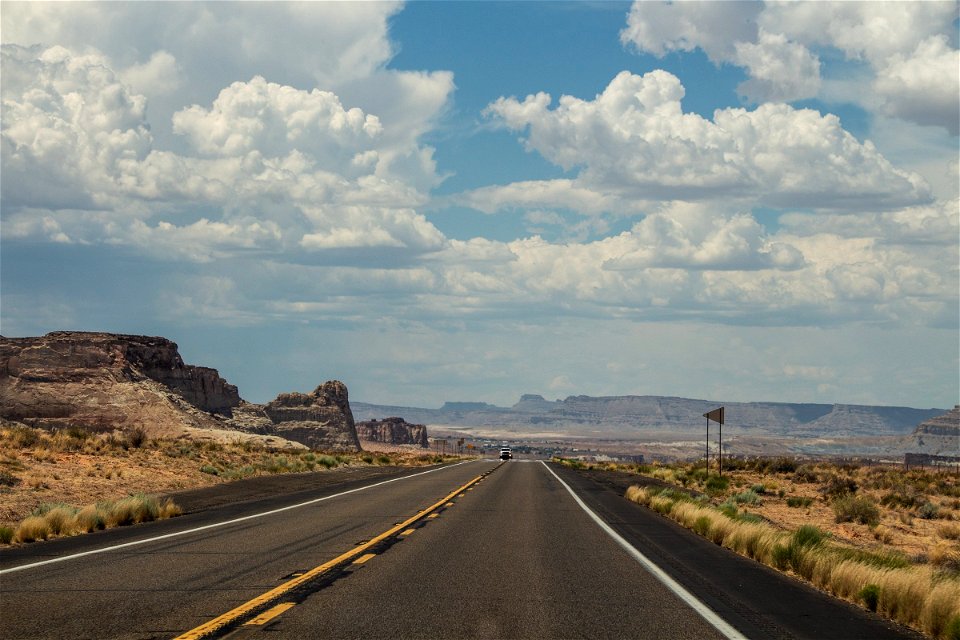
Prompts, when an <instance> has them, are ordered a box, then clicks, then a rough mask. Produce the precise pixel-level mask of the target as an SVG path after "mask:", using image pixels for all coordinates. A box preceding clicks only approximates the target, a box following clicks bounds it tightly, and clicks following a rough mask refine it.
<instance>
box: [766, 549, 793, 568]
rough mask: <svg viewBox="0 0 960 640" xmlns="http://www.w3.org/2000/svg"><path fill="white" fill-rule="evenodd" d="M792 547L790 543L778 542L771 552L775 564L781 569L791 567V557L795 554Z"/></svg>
mask: <svg viewBox="0 0 960 640" xmlns="http://www.w3.org/2000/svg"><path fill="white" fill-rule="evenodd" d="M792 551H793V550H792V549H791V548H790V546H789V545H786V544H778V545H774V547H773V551H772V553H771V559H772V561H773V566H774V567H775V568H777V569H779V570H780V571H786V570H787V569H789V568H790V559H791V557H792V555H793V553H792Z"/></svg>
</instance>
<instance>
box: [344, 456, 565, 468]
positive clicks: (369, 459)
mask: <svg viewBox="0 0 960 640" xmlns="http://www.w3.org/2000/svg"><path fill="white" fill-rule="evenodd" d="M439 457H440V456H434V462H441V461H442V460H443V459H442V458H441V459H440V460H436V458H439ZM360 459H361V460H363V462H364V463H365V464H373V456H371V455H370V454H366V453H365V454H363V455H362V456H360ZM576 462H579V460H577V461H576ZM568 466H571V467H572V466H573V465H572V464H571V465H568ZM580 466H581V467H582V466H583V464H582V463H581V464H580ZM574 468H576V467H574Z"/></svg>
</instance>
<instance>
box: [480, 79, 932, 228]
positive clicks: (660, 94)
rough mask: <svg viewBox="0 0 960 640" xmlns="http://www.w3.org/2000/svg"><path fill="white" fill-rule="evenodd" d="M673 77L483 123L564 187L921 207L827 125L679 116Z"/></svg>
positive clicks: (764, 112)
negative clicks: (574, 171)
mask: <svg viewBox="0 0 960 640" xmlns="http://www.w3.org/2000/svg"><path fill="white" fill-rule="evenodd" d="M683 95H684V89H683V86H682V85H681V84H680V81H679V79H677V78H676V77H675V76H673V75H672V74H670V73H667V72H665V71H659V70H658V71H652V72H650V73H647V74H645V75H643V76H638V75H635V74H632V73H630V72H627V71H624V72H621V73H620V74H618V75H617V76H616V77H615V78H614V79H613V80H612V81H611V82H610V84H609V85H608V86H607V87H606V89H605V90H604V91H603V93H601V94H599V95H598V96H596V98H595V99H594V100H582V99H579V98H575V97H573V96H566V95H565V96H562V97H561V98H560V100H559V103H558V104H557V106H556V107H555V108H552V109H551V108H550V107H551V102H552V101H551V97H550V96H549V95H548V94H545V93H538V94H536V95H531V96H527V97H526V98H525V99H524V100H522V101H521V100H518V99H516V98H503V97H501V98H499V99H498V100H497V101H495V102H494V103H492V104H491V105H490V106H489V107H488V108H487V113H488V114H489V115H490V116H492V117H495V118H496V119H498V121H500V122H501V123H503V125H504V126H506V127H508V128H509V129H511V130H515V131H521V132H523V133H524V134H525V136H526V137H525V139H524V140H525V144H526V147H527V149H528V150H534V151H537V152H538V153H540V154H541V155H542V156H544V157H545V158H546V159H547V160H549V161H551V162H553V163H555V164H557V165H559V166H561V167H563V168H564V169H571V168H574V167H580V168H581V171H580V174H579V175H578V177H577V180H576V184H577V186H579V187H585V188H589V189H592V190H595V191H597V192H600V193H604V194H610V193H612V194H617V195H619V196H621V197H624V196H626V195H629V196H630V197H636V198H643V199H648V200H653V199H659V200H673V199H696V198H712V197H718V196H725V197H740V198H749V199H752V200H753V201H755V202H758V203H763V204H767V205H771V206H788V205H795V206H809V207H818V208H837V209H853V210H855V209H862V208H867V207H874V208H876V207H881V208H883V207H887V208H893V207H898V206H903V205H906V204H912V203H916V202H921V201H923V200H926V199H928V198H929V192H928V187H927V185H926V184H925V183H924V181H923V179H922V178H920V177H919V176H918V175H916V174H911V173H907V172H905V171H901V170H898V169H896V168H895V167H893V166H892V165H891V164H890V163H889V162H887V160H886V159H885V158H884V157H883V156H882V155H881V154H880V153H879V152H878V151H877V149H876V148H875V147H874V146H873V145H872V144H871V143H870V142H869V141H868V142H865V143H860V142H858V141H857V140H856V138H854V137H853V136H852V135H850V134H849V133H848V132H846V131H845V130H844V129H843V127H842V126H841V125H840V121H839V119H838V118H837V117H836V116H833V115H821V114H820V113H818V112H816V111H813V110H809V109H794V108H793V107H790V106H788V105H785V104H772V103H771V104H764V105H761V106H760V107H758V108H757V109H754V110H752V111H750V110H746V109H718V110H717V111H716V112H715V113H714V118H713V120H712V121H711V120H707V119H705V118H702V117H701V116H699V115H697V114H695V113H684V112H683V109H682V106H681V99H682V97H683Z"/></svg>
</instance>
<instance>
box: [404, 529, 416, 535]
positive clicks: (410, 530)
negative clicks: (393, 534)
mask: <svg viewBox="0 0 960 640" xmlns="http://www.w3.org/2000/svg"><path fill="white" fill-rule="evenodd" d="M414 531H416V529H407V530H406V531H403V532H402V533H401V534H400V535H402V536H408V535H410V534H411V533H413V532H414Z"/></svg>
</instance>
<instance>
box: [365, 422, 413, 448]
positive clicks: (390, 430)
mask: <svg viewBox="0 0 960 640" xmlns="http://www.w3.org/2000/svg"><path fill="white" fill-rule="evenodd" d="M357 435H358V436H359V437H360V439H361V440H368V441H370V442H383V443H385V444H412V445H416V446H418V447H423V448H427V447H429V446H430V440H429V438H428V437H427V427H426V425H422V424H409V423H408V422H407V421H406V420H404V419H403V418H396V417H393V418H384V419H383V420H367V421H365V422H358V423H357Z"/></svg>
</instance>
